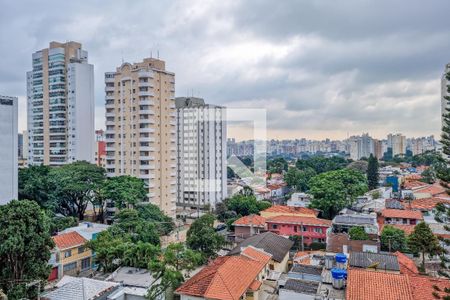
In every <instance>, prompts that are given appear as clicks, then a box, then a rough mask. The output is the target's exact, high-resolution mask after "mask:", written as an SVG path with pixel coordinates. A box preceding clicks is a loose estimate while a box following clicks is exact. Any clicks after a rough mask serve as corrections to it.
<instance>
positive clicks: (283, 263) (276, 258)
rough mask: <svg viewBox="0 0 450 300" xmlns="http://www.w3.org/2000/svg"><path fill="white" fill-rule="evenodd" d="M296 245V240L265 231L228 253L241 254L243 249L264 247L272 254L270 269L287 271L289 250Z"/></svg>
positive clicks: (263, 248) (244, 241)
mask: <svg viewBox="0 0 450 300" xmlns="http://www.w3.org/2000/svg"><path fill="white" fill-rule="evenodd" d="M293 245H294V242H293V241H291V240H289V239H287V238H284V237H282V236H279V235H277V234H274V233H272V232H265V233H261V234H258V235H254V236H252V237H249V238H247V239H245V240H243V241H242V242H241V243H240V244H238V245H237V246H236V247H235V248H233V249H232V250H231V251H230V252H229V253H228V255H239V254H240V253H242V250H243V249H246V247H249V246H252V247H254V248H256V249H262V250H263V251H264V252H267V253H269V254H270V255H271V259H270V261H269V269H270V270H273V271H275V272H286V271H287V267H288V261H289V250H290V249H291V248H292V246H293Z"/></svg>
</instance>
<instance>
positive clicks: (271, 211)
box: [260, 205, 319, 219]
mask: <svg viewBox="0 0 450 300" xmlns="http://www.w3.org/2000/svg"><path fill="white" fill-rule="evenodd" d="M260 214H261V216H262V217H264V218H266V219H268V218H271V217H276V216H299V217H317V215H318V214H319V212H318V211H317V210H314V209H310V208H306V207H292V206H285V205H273V206H271V207H269V208H267V209H265V210H263V211H261V212H260Z"/></svg>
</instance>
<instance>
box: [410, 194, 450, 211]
mask: <svg viewBox="0 0 450 300" xmlns="http://www.w3.org/2000/svg"><path fill="white" fill-rule="evenodd" d="M438 203H448V204H450V200H448V199H442V198H436V197H432V198H423V199H414V200H412V201H411V209H417V210H422V211H423V210H432V209H433V208H434V207H435V206H436V205H437V204H438ZM403 205H404V206H405V207H406V208H409V207H410V206H409V204H408V202H405V203H404V204H403Z"/></svg>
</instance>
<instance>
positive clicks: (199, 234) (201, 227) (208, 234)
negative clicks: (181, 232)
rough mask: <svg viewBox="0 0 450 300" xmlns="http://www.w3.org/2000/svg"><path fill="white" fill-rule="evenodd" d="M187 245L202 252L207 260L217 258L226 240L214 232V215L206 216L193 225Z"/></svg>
mask: <svg viewBox="0 0 450 300" xmlns="http://www.w3.org/2000/svg"><path fill="white" fill-rule="evenodd" d="M186 244H187V246H188V247H189V248H190V249H192V250H196V251H199V252H201V253H202V254H203V257H204V258H205V259H208V258H210V257H215V256H216V253H217V251H219V250H220V249H221V248H222V246H223V245H225V238H224V237H223V236H222V235H221V234H219V233H217V232H216V231H215V230H214V216H213V215H211V214H205V215H203V216H201V217H200V218H198V219H197V220H195V221H194V223H192V225H191V227H190V228H189V230H188V232H187V239H186Z"/></svg>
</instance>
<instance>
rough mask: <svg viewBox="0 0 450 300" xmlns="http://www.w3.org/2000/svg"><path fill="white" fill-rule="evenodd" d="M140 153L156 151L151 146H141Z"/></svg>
mask: <svg viewBox="0 0 450 300" xmlns="http://www.w3.org/2000/svg"><path fill="white" fill-rule="evenodd" d="M139 151H155V148H154V147H150V146H139Z"/></svg>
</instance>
